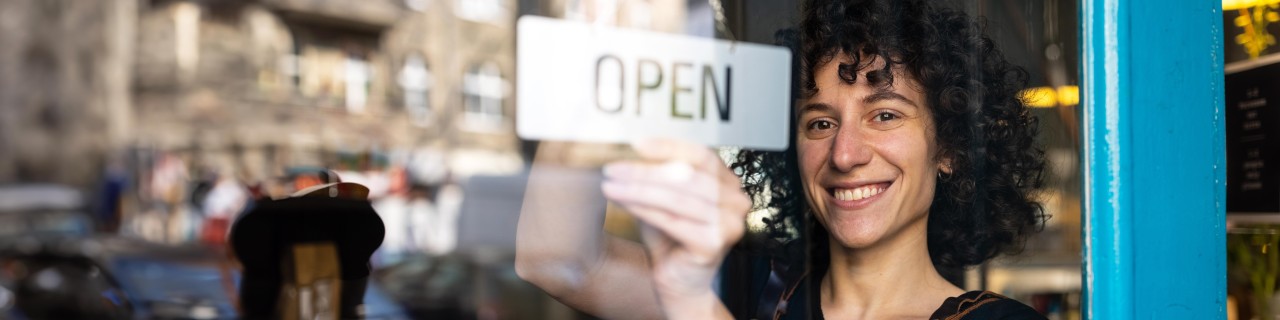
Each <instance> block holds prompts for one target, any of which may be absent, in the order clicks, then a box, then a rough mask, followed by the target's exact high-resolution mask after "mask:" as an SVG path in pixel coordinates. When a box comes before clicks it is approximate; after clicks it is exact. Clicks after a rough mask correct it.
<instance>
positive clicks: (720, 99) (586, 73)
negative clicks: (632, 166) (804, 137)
mask: <svg viewBox="0 0 1280 320" xmlns="http://www.w3.org/2000/svg"><path fill="white" fill-rule="evenodd" d="M517 32H518V34H517V43H516V55H517V56H516V72H517V74H516V76H517V80H516V87H517V88H516V89H517V94H516V95H517V97H516V105H517V107H516V121H517V122H516V131H517V133H518V134H519V135H520V137H522V138H525V139H530V140H569V141H584V142H628V141H631V140H634V139H637V138H644V137H655V136H661V137H675V138H682V139H687V140H691V141H695V142H699V143H703V144H707V145H711V146H738V147H744V148H750V149H762V150H783V149H786V147H787V143H788V142H789V141H787V130H789V128H788V123H789V122H788V120H789V117H791V114H790V112H791V108H790V104H791V101H790V100H791V97H790V92H791V87H790V81H791V52H790V50H787V49H786V48H783V47H777V46H767V45H760V44H752V43H743V42H731V41H725V40H716V39H706V38H696V37H689V36H680V35H670V34H662V33H655V32H647V31H638V30H627V29H617V28H609V27H601V26H593V25H589V24H585V23H578V22H569V21H562V20H555V19H550V18H543V17H536V16H524V17H521V18H520V21H519V22H518V27H517Z"/></svg>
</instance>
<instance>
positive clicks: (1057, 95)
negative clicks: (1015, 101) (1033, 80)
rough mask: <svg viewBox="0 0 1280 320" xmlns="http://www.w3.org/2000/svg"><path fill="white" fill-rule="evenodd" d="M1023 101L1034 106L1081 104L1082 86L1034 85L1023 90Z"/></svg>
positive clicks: (1021, 94) (1048, 106)
mask: <svg viewBox="0 0 1280 320" xmlns="http://www.w3.org/2000/svg"><path fill="white" fill-rule="evenodd" d="M1020 96H1021V97H1022V103H1024V104H1026V105H1027V106H1028V107H1032V108H1053V107H1058V106H1062V107H1069V106H1074V105H1077V104H1080V87H1078V86H1061V87H1058V88H1057V89H1054V88H1053V87H1034V88H1027V89H1025V90H1022V92H1021V93H1020Z"/></svg>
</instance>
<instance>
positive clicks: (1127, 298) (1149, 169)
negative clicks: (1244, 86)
mask: <svg viewBox="0 0 1280 320" xmlns="http://www.w3.org/2000/svg"><path fill="white" fill-rule="evenodd" d="M1221 7H1222V4H1221V2H1220V1H1155V0H1081V7H1080V8H1081V10H1080V17H1081V19H1080V21H1081V33H1080V34H1081V41H1082V43H1081V50H1082V52H1081V62H1082V63H1081V66H1082V67H1081V70H1080V71H1081V79H1082V86H1081V87H1082V90H1081V92H1082V94H1083V97H1082V100H1081V101H1082V102H1083V103H1082V104H1081V106H1082V107H1083V110H1082V113H1081V120H1082V126H1081V127H1082V128H1083V130H1081V132H1082V134H1083V135H1084V136H1083V139H1082V140H1081V141H1084V152H1083V155H1082V157H1083V159H1082V163H1084V164H1085V165H1084V166H1083V168H1084V172H1083V174H1084V182H1085V183H1084V190H1083V192H1084V193H1083V194H1084V195H1085V196H1084V220H1085V221H1084V231H1083V232H1084V286H1085V293H1084V298H1083V300H1084V301H1083V303H1084V310H1083V313H1084V315H1085V318H1086V319H1108V320H1109V319H1224V318H1225V317H1226V310H1225V309H1226V249H1225V247H1226V227H1225V224H1226V220H1225V219H1226V212H1225V209H1226V201H1225V197H1226V194H1225V191H1226V178H1225V176H1226V169H1225V161H1226V151H1225V147H1224V144H1225V138H1224V136H1223V134H1224V133H1223V132H1224V122H1225V120H1224V119H1223V117H1224V112H1223V111H1224V109H1223V108H1224V107H1223V77H1222V75H1223V65H1222V59H1223V58H1222V45H1223V40H1222V34H1223V33H1222V10H1221Z"/></svg>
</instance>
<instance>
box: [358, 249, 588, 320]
mask: <svg viewBox="0 0 1280 320" xmlns="http://www.w3.org/2000/svg"><path fill="white" fill-rule="evenodd" d="M473 253H474V252H473ZM514 265H515V260H514V257H513V256H512V255H510V253H509V252H505V253H504V252H496V251H495V252H489V254H466V253H458V254H450V255H444V256H428V255H415V256H409V257H406V258H404V259H403V260H401V261H400V262H398V263H395V264H392V265H389V266H387V267H385V268H381V269H378V270H377V271H375V272H374V275H373V280H372V281H371V285H372V284H377V285H379V286H381V287H382V288H384V289H385V290H386V292H387V294H388V295H389V296H391V297H392V298H393V299H395V301H398V302H400V304H401V305H403V306H404V308H405V310H406V311H407V312H408V313H409V314H410V315H412V316H413V318H415V319H475V318H495V319H542V318H546V317H548V316H549V315H550V314H561V315H565V314H568V315H573V316H572V318H574V319H590V317H589V316H587V315H585V314H581V313H577V312H576V311H573V310H572V309H570V308H569V307H566V306H563V305H560V304H559V303H558V302H555V301H554V300H553V299H551V297H550V296H547V295H546V293H544V292H543V291H542V289H538V287H535V286H533V285H532V284H529V283H528V282H525V281H524V280H522V279H520V278H519V277H517V276H516V274H515V268H514ZM551 308H557V309H558V310H551Z"/></svg>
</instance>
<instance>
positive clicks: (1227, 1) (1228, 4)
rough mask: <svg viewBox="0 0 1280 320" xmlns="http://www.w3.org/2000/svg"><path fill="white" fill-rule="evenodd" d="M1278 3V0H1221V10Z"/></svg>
mask: <svg viewBox="0 0 1280 320" xmlns="http://www.w3.org/2000/svg"><path fill="white" fill-rule="evenodd" d="M1277 3H1280V0H1222V10H1238V9H1244V8H1252V7H1256V6H1265V5H1269V4H1277Z"/></svg>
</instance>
